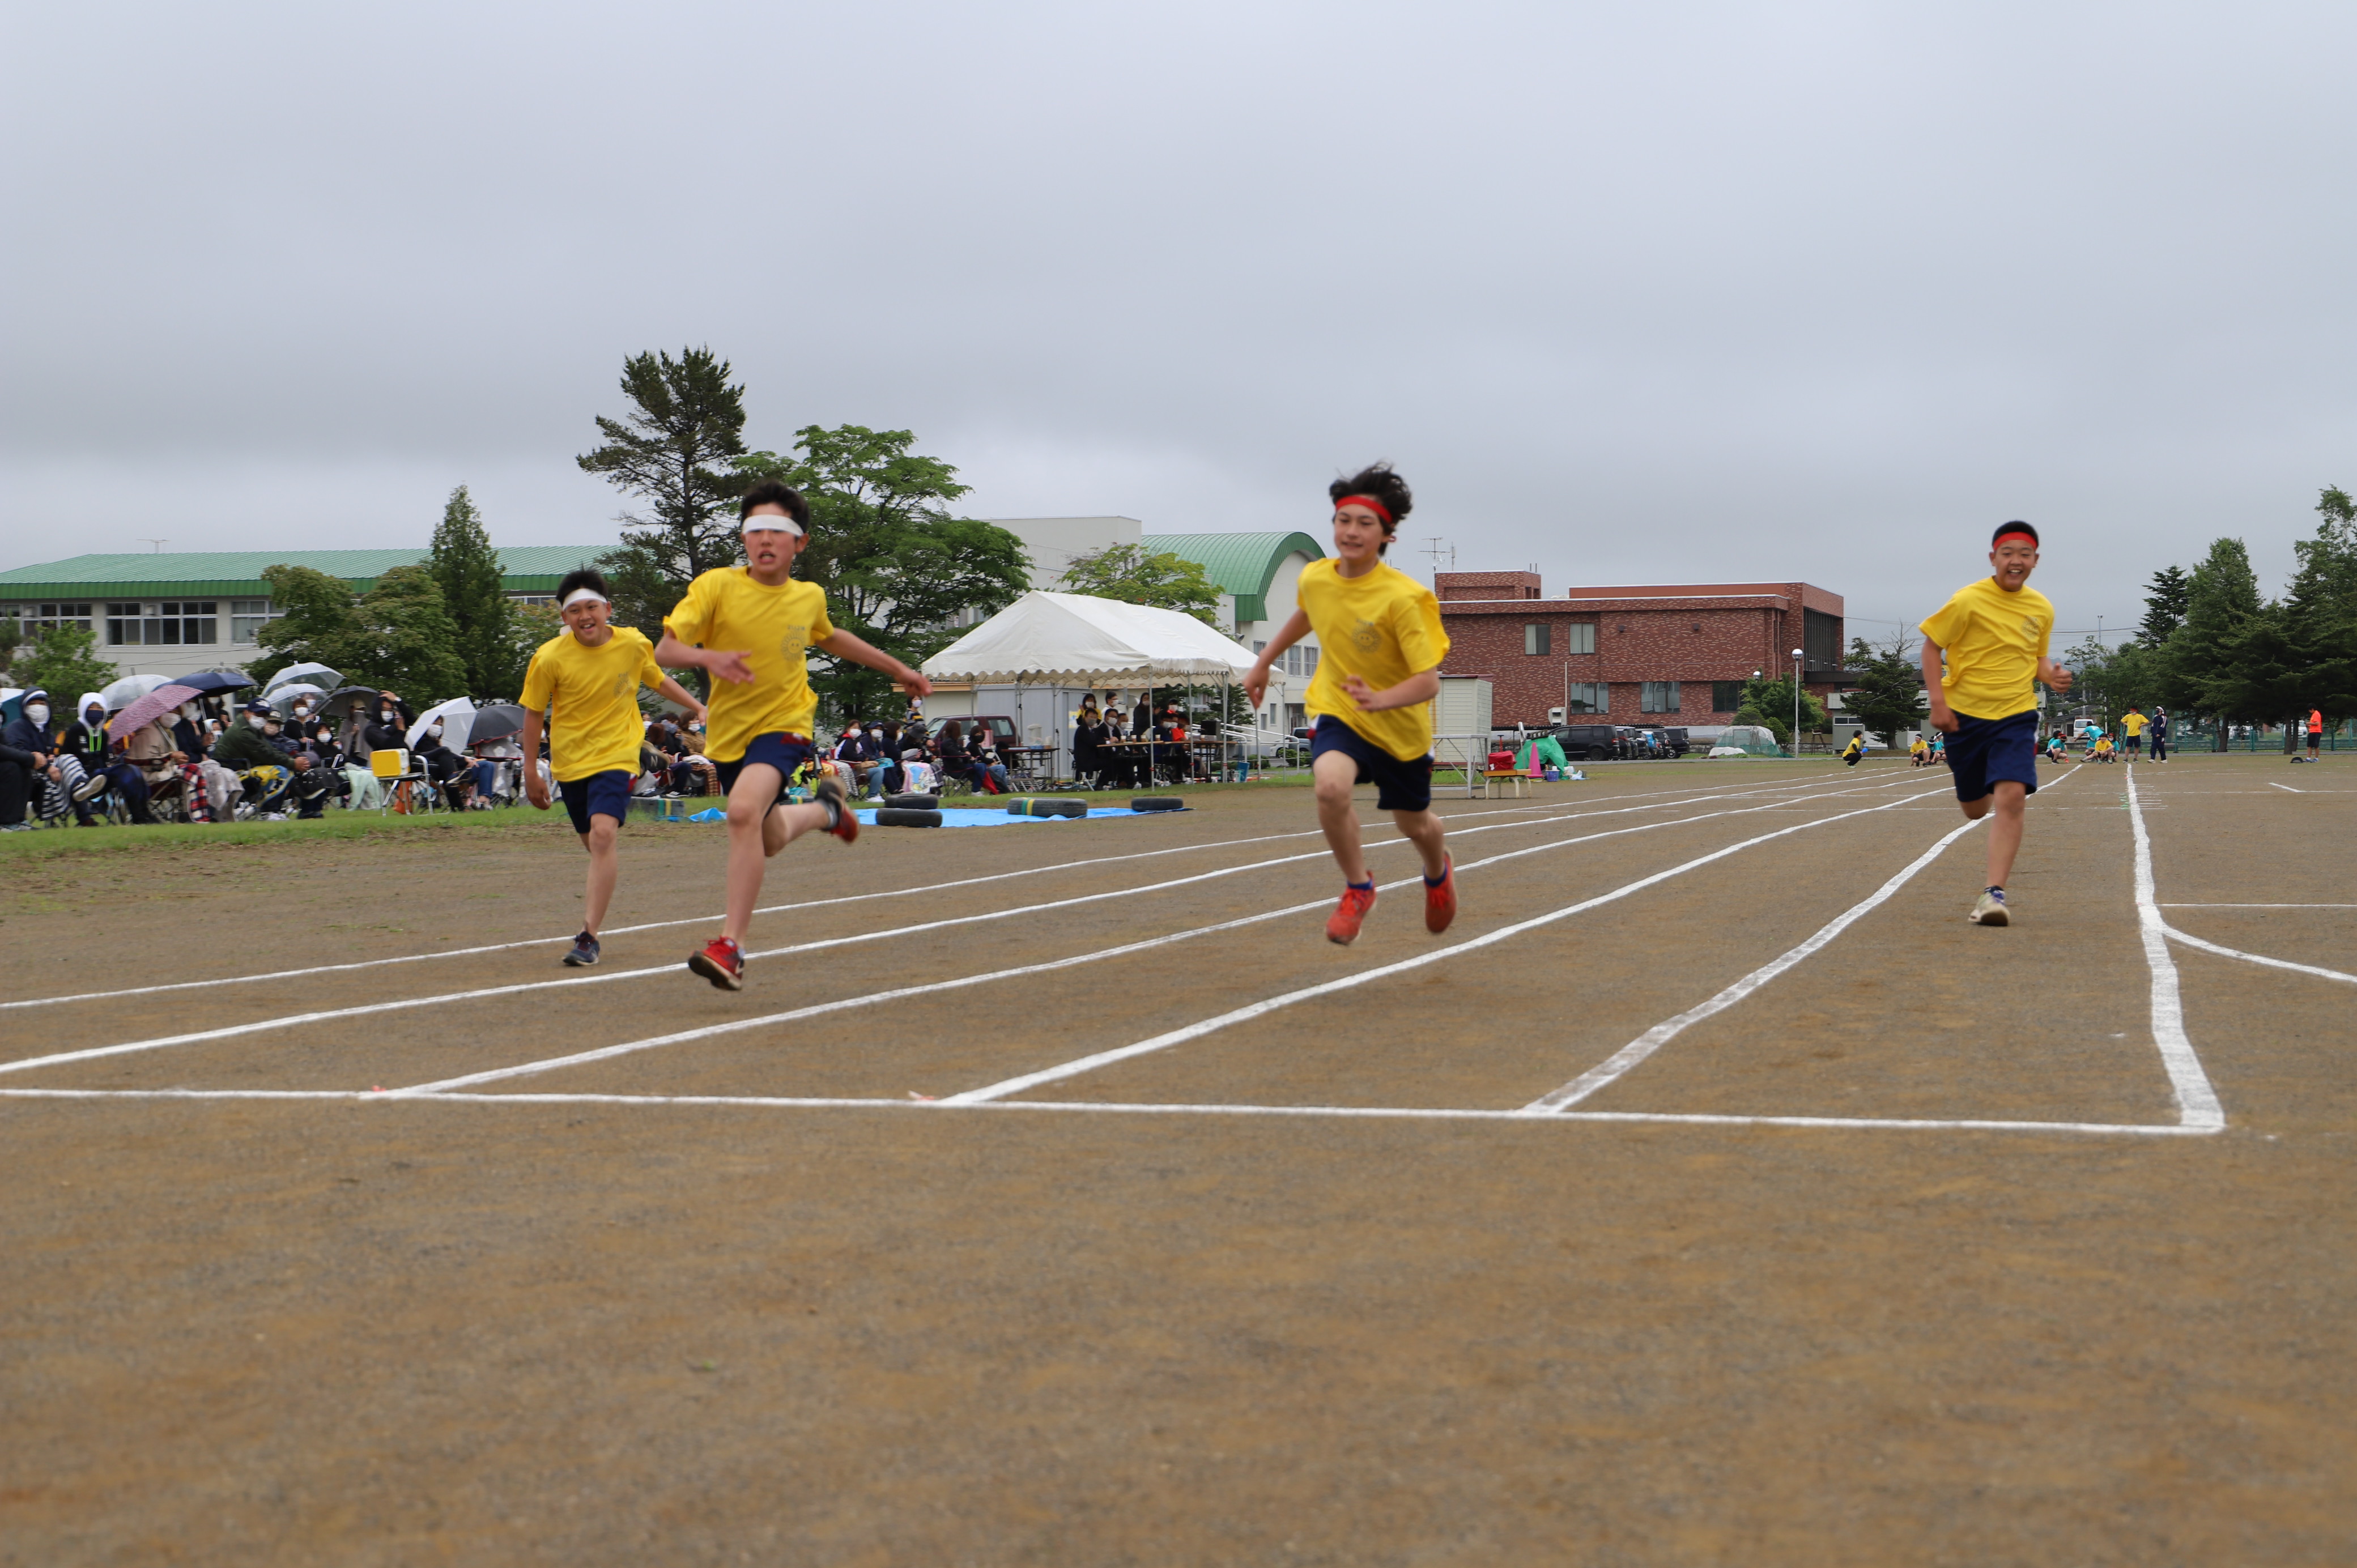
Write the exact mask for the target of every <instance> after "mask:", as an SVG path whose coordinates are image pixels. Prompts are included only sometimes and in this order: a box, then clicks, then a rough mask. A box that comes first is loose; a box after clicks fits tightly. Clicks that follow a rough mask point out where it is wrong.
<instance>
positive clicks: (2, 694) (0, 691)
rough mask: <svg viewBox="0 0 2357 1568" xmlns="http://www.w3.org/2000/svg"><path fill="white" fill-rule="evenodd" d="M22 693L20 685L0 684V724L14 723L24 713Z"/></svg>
mask: <svg viewBox="0 0 2357 1568" xmlns="http://www.w3.org/2000/svg"><path fill="white" fill-rule="evenodd" d="M24 695H25V688H24V687H22V686H0V724H15V723H16V720H17V719H18V718H19V717H20V716H21V715H22V714H24V712H25V704H24V703H23V701H22V700H21V699H22V698H23V697H24Z"/></svg>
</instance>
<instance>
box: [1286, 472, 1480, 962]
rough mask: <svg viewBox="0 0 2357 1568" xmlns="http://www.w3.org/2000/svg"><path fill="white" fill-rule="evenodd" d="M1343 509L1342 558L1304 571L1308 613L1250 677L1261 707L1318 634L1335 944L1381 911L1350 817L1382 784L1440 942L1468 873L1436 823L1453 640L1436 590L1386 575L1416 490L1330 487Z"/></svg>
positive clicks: (1321, 793) (1298, 616)
mask: <svg viewBox="0 0 2357 1568" xmlns="http://www.w3.org/2000/svg"><path fill="white" fill-rule="evenodd" d="M1327 494H1328V495H1329V497H1330V498H1331V499H1332V500H1333V503H1334V554H1333V557H1332V558H1331V559H1329V560H1325V561H1313V562H1311V563H1310V564H1308V565H1307V566H1305V567H1303V568H1302V569H1301V580H1300V584H1299V585H1298V586H1297V588H1296V589H1295V596H1296V598H1297V601H1298V603H1299V604H1300V606H1301V607H1300V608H1299V609H1297V610H1295V611H1294V612H1293V615H1292V618H1290V619H1288V620H1287V621H1286V623H1285V625H1284V626H1282V627H1281V628H1278V629H1277V633H1276V636H1275V639H1272V640H1271V641H1270V643H1269V645H1268V646H1267V647H1266V648H1265V649H1264V650H1261V655H1260V657H1259V658H1258V659H1257V660H1254V662H1253V667H1252V672H1251V673H1250V674H1248V675H1246V676H1245V677H1244V695H1245V696H1246V697H1247V698H1248V699H1249V700H1250V701H1251V703H1252V705H1253V707H1254V708H1255V709H1257V708H1259V706H1260V705H1261V702H1262V699H1263V698H1265V696H1266V695H1267V693H1268V677H1269V671H1270V669H1271V668H1272V667H1273V666H1274V665H1275V663H1276V661H1277V660H1279V659H1281V658H1283V657H1284V655H1285V650H1286V649H1288V648H1290V647H1292V646H1293V645H1294V644H1295V643H1297V642H1298V641H1300V640H1301V639H1303V638H1304V637H1306V636H1308V634H1309V633H1310V632H1311V631H1313V630H1314V631H1316V632H1317V633H1318V644H1319V646H1320V647H1321V648H1322V649H1323V650H1324V652H1323V655H1322V657H1321V658H1320V660H1319V661H1318V673H1317V675H1316V676H1315V677H1314V678H1312V679H1311V681H1310V682H1309V693H1308V703H1307V705H1308V709H1309V712H1310V713H1311V714H1314V715H1316V725H1317V727H1316V728H1315V729H1313V730H1312V731H1311V732H1310V737H1309V773H1310V779H1311V780H1312V782H1313V783H1314V784H1315V785H1316V788H1317V795H1318V826H1319V827H1321V828H1323V829H1324V830H1325V832H1326V843H1327V846H1328V847H1329V848H1330V849H1331V850H1332V851H1333V852H1334V859H1335V862H1336V864H1338V865H1340V867H1341V868H1342V883H1343V886H1342V901H1341V903H1340V904H1339V905H1337V906H1336V907H1335V909H1334V913H1333V914H1332V915H1331V916H1329V918H1327V921H1326V937H1327V940H1329V941H1335V942H1342V943H1346V944H1347V943H1350V942H1352V941H1355V940H1358V935H1359V928H1360V926H1361V924H1362V923H1363V922H1364V921H1365V919H1366V918H1367V912H1368V911H1369V910H1371V909H1372V908H1374V907H1375V879H1374V877H1373V876H1372V875H1371V874H1370V873H1369V872H1368V870H1367V857H1366V853H1365V850H1364V849H1363V848H1362V846H1361V843H1360V842H1359V819H1358V816H1357V814H1356V813H1355V812H1353V811H1351V788H1352V786H1354V785H1357V784H1361V783H1368V782H1372V783H1373V784H1374V786H1375V790H1376V793H1375V805H1376V807H1377V808H1378V809H1379V810H1382V811H1389V812H1390V813H1391V814H1392V821H1393V822H1395V823H1396V824H1398V827H1399V831H1400V832H1401V833H1403V834H1404V835H1405V837H1406V838H1407V840H1408V842H1409V843H1413V844H1414V845H1415V848H1416V853H1417V854H1420V855H1422V856H1423V857H1424V927H1425V929H1426V930H1428V931H1432V932H1434V933H1436V934H1437V933H1438V932H1441V931H1445V930H1447V929H1448V922H1449V921H1451V920H1453V919H1455V918H1457V873H1456V869H1455V868H1454V867H1453V866H1452V865H1450V864H1449V860H1448V852H1447V851H1446V850H1445V849H1443V847H1442V845H1441V827H1440V819H1439V818H1438V817H1436V816H1434V815H1433V814H1432V707H1431V703H1432V699H1433V698H1434V697H1435V696H1437V694H1438V693H1439V691H1440V660H1441V657H1442V656H1443V655H1444V654H1446V653H1447V652H1448V633H1447V632H1445V631H1443V630H1441V628H1440V605H1439V603H1438V601H1437V600H1435V599H1434V598H1433V596H1432V590H1431V589H1429V588H1427V587H1426V586H1425V585H1423V584H1421V583H1419V582H1417V581H1416V580H1415V578H1413V577H1411V576H1409V575H1407V574H1406V573H1405V572H1402V571H1399V570H1397V569H1395V568H1394V567H1392V566H1390V565H1387V564H1385V563H1384V561H1383V551H1384V550H1385V549H1386V548H1387V547H1388V546H1389V545H1390V543H1391V541H1392V538H1393V536H1394V534H1396V533H1397V532H1399V525H1400V521H1401V520H1402V519H1404V518H1405V517H1406V516H1407V514H1408V509H1409V508H1410V507H1411V506H1413V505H1414V504H1415V497H1414V496H1412V495H1411V494H1410V493H1409V491H1408V488H1407V481H1406V480H1405V479H1403V478H1400V477H1399V476H1398V475H1397V474H1394V472H1392V466H1391V465H1390V464H1389V463H1378V464H1376V465H1375V466H1374V467H1372V468H1368V469H1365V470H1362V471H1361V472H1360V473H1358V474H1356V475H1353V476H1352V477H1351V478H1347V479H1337V480H1335V481H1334V482H1333V484H1331V485H1329V487H1327Z"/></svg>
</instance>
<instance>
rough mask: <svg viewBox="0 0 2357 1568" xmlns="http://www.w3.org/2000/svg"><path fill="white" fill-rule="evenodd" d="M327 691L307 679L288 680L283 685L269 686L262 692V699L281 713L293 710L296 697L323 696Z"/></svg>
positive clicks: (315, 704) (288, 712)
mask: <svg viewBox="0 0 2357 1568" xmlns="http://www.w3.org/2000/svg"><path fill="white" fill-rule="evenodd" d="M327 694H328V693H326V692H324V691H322V690H320V689H319V688H318V687H317V686H314V685H313V684H311V682H308V681H289V682H286V683H285V685H283V686H273V687H271V688H270V690H268V691H267V692H264V693H263V694H262V700H263V701H264V702H265V703H269V704H270V705H271V706H272V707H274V708H276V709H277V710H278V711H279V712H280V713H282V714H290V713H293V712H294V711H295V699H296V698H297V697H314V698H317V697H324V696H326V695H327ZM313 705H314V706H317V703H314V704H313Z"/></svg>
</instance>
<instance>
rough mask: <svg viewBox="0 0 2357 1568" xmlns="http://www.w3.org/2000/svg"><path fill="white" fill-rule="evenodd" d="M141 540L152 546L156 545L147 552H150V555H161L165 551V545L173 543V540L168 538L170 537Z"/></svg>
mask: <svg viewBox="0 0 2357 1568" xmlns="http://www.w3.org/2000/svg"><path fill="white" fill-rule="evenodd" d="M140 543H142V544H146V545H152V546H154V548H153V549H151V550H149V551H148V552H147V553H148V554H150V555H161V554H162V553H164V546H166V545H167V544H169V543H171V541H170V540H168V539H143V540H141V541H140Z"/></svg>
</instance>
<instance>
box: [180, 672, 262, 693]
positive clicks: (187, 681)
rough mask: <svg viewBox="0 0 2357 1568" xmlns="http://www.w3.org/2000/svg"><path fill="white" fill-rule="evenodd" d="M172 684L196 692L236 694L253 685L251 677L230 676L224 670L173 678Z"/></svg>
mask: <svg viewBox="0 0 2357 1568" xmlns="http://www.w3.org/2000/svg"><path fill="white" fill-rule="evenodd" d="M172 684H173V685H175V686H186V687H188V689H190V690H191V691H197V692H238V691H242V690H244V689H245V688H246V687H248V686H251V685H253V676H251V675H236V674H231V672H230V671H226V670H199V671H197V672H196V673H195V674H193V675H175V676H173V677H172Z"/></svg>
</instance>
